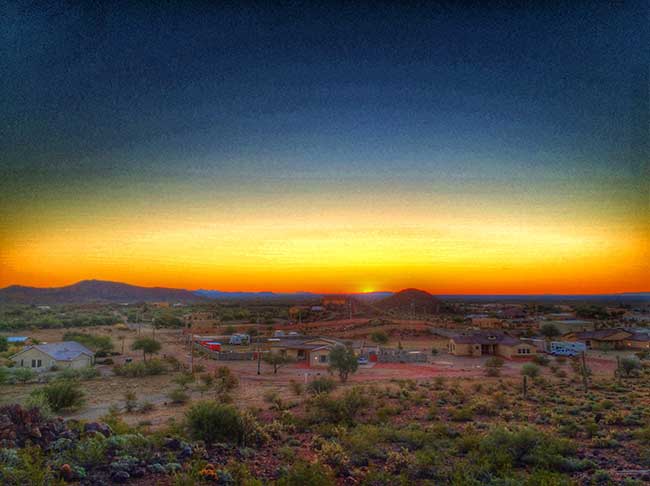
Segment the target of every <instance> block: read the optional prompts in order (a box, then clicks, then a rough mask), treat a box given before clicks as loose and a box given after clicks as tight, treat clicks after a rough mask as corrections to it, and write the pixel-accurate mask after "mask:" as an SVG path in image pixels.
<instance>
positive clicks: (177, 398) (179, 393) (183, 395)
mask: <svg viewBox="0 0 650 486" xmlns="http://www.w3.org/2000/svg"><path fill="white" fill-rule="evenodd" d="M167 396H168V397H169V399H170V400H171V402H172V403H174V404H177V405H178V404H183V403H187V402H188V401H189V400H190V396H189V395H188V394H187V392H186V391H185V390H184V389H183V388H176V389H174V390H172V391H170V392H169V394H168V395H167Z"/></svg>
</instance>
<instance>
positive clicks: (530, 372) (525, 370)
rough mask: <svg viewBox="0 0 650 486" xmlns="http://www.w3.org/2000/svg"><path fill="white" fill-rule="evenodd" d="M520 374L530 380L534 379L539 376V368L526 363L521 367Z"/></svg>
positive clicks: (533, 364)
mask: <svg viewBox="0 0 650 486" xmlns="http://www.w3.org/2000/svg"><path fill="white" fill-rule="evenodd" d="M521 374H522V375H524V376H529V377H531V378H536V377H538V376H539V366H537V365H536V364H535V363H526V364H525V365H523V366H522V367H521Z"/></svg>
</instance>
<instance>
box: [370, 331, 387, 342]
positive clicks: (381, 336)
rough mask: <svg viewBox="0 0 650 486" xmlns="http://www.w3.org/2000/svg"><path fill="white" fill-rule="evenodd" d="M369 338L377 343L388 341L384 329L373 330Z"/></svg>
mask: <svg viewBox="0 0 650 486" xmlns="http://www.w3.org/2000/svg"><path fill="white" fill-rule="evenodd" d="M370 339H371V340H372V342H374V343H377V344H386V343H387V342H388V334H386V333H385V332H384V331H375V332H373V333H371V334H370Z"/></svg>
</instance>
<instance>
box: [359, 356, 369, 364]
mask: <svg viewBox="0 0 650 486" xmlns="http://www.w3.org/2000/svg"><path fill="white" fill-rule="evenodd" d="M357 363H359V364H360V365H365V364H368V358H366V357H364V356H360V357H359V359H357Z"/></svg>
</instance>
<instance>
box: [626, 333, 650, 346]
mask: <svg viewBox="0 0 650 486" xmlns="http://www.w3.org/2000/svg"><path fill="white" fill-rule="evenodd" d="M630 332H631V333H632V336H630V337H629V338H627V339H626V340H625V341H624V344H625V347H626V348H628V349H638V350H645V349H647V350H650V333H647V332H638V331H630Z"/></svg>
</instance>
